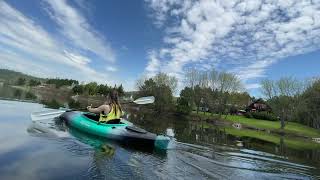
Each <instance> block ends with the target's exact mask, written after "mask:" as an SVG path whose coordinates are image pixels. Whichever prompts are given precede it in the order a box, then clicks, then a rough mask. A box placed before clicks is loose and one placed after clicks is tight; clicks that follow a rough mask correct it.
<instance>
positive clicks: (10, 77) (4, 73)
mask: <svg viewBox="0 0 320 180" xmlns="http://www.w3.org/2000/svg"><path fill="white" fill-rule="evenodd" d="M19 78H24V79H26V80H27V81H29V80H31V79H33V80H37V81H45V79H44V78H39V77H34V76H31V75H27V74H24V73H21V72H16V71H12V70H9V69H0V82H5V83H7V84H14V83H15V82H16V81H17V80H18V79H19Z"/></svg>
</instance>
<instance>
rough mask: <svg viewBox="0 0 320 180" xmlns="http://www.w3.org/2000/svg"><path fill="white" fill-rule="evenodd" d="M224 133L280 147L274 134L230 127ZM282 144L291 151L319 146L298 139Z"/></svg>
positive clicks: (277, 137) (318, 146) (289, 139)
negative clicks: (291, 149) (259, 140)
mask: <svg viewBox="0 0 320 180" xmlns="http://www.w3.org/2000/svg"><path fill="white" fill-rule="evenodd" d="M225 131H226V133H227V134H231V135H234V136H238V137H252V138H256V139H261V140H264V141H267V142H271V143H275V144H277V145H280V136H278V135H274V134H268V133H265V132H262V131H254V130H248V129H241V130H239V129H235V128H231V127H226V128H225ZM284 144H285V146H287V147H290V148H293V149H301V150H303V149H319V148H320V144H319V143H314V142H312V141H308V140H304V139H298V138H288V137H285V138H284Z"/></svg>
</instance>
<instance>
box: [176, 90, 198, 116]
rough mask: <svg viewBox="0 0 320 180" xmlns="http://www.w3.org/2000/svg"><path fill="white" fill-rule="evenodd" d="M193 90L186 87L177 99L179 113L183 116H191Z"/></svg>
mask: <svg viewBox="0 0 320 180" xmlns="http://www.w3.org/2000/svg"><path fill="white" fill-rule="evenodd" d="M193 104H194V102H193V90H192V88H189V87H185V88H184V89H183V90H181V92H180V97H179V98H178V99H177V112H179V113H182V114H189V113H190V112H191V111H192V107H193Z"/></svg>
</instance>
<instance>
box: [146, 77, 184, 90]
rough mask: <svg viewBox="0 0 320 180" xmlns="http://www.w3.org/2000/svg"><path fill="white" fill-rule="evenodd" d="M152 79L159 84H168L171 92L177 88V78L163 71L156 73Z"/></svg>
mask: <svg viewBox="0 0 320 180" xmlns="http://www.w3.org/2000/svg"><path fill="white" fill-rule="evenodd" d="M152 79H153V80H154V82H155V83H156V84H157V85H159V86H168V87H169V88H170V90H171V92H173V93H174V92H175V91H176V89H177V84H178V80H177V78H176V77H174V76H168V75H167V74H165V73H158V74H157V75H156V76H154V77H153V78H152Z"/></svg>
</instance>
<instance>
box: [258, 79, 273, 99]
mask: <svg viewBox="0 0 320 180" xmlns="http://www.w3.org/2000/svg"><path fill="white" fill-rule="evenodd" d="M261 92H262V94H263V95H264V96H265V97H266V98H268V99H271V98H273V97H274V96H276V95H277V92H276V88H275V83H274V81H272V80H269V79H264V80H262V81H261Z"/></svg>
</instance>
